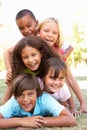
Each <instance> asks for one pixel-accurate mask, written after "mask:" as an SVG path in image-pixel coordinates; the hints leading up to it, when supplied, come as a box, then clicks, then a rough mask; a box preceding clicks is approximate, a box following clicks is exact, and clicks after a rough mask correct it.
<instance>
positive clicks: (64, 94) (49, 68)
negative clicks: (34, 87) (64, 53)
mask: <svg viewBox="0 0 87 130" xmlns="http://www.w3.org/2000/svg"><path fill="white" fill-rule="evenodd" d="M66 68H67V67H66V65H65V63H64V62H63V60H61V59H58V58H55V57H52V58H49V59H47V60H46V61H45V62H44V63H43V67H42V69H41V76H40V77H41V79H42V81H43V82H41V83H40V84H41V85H40V86H41V89H42V90H44V91H45V92H48V93H50V94H51V95H52V96H53V97H54V98H55V99H56V100H57V101H59V102H60V103H61V104H62V105H64V106H65V107H67V106H68V105H69V108H70V111H71V113H72V114H73V115H74V116H76V115H78V114H79V113H78V112H77V111H76V108H75V105H74V101H73V98H72V97H71V93H70V91H69V89H68V87H67V86H66V84H65V77H66ZM39 80H40V79H39Z"/></svg>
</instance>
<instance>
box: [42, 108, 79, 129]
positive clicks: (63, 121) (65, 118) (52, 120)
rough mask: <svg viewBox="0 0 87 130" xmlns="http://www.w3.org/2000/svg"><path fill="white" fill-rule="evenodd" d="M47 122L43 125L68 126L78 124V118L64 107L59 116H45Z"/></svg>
mask: <svg viewBox="0 0 87 130" xmlns="http://www.w3.org/2000/svg"><path fill="white" fill-rule="evenodd" d="M45 120H46V122H47V123H45V124H43V126H47V127H52V126H55V127H65V126H66V127H68V126H76V125H77V123H76V119H75V118H74V117H73V115H72V114H71V113H70V112H69V111H68V110H67V109H66V108H64V109H63V110H62V112H61V113H60V115H59V116H55V117H45Z"/></svg>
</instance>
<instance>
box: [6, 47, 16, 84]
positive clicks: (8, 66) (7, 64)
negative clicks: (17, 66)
mask: <svg viewBox="0 0 87 130" xmlns="http://www.w3.org/2000/svg"><path fill="white" fill-rule="evenodd" d="M13 49H14V47H11V48H9V49H7V50H6V51H5V52H4V63H5V67H6V70H7V74H6V83H7V84H8V82H9V80H10V79H11V77H12V73H11V63H10V59H11V55H12V52H13Z"/></svg>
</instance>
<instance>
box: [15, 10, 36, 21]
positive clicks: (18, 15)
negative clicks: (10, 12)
mask: <svg viewBox="0 0 87 130" xmlns="http://www.w3.org/2000/svg"><path fill="white" fill-rule="evenodd" d="M25 15H29V16H30V17H31V18H32V19H34V20H35V21H36V17H35V16H34V14H33V12H32V11H30V10H28V9H23V10H21V11H19V12H18V13H17V15H16V20H17V19H19V18H22V17H23V16H25Z"/></svg>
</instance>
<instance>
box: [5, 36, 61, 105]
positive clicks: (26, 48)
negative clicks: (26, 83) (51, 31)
mask: <svg viewBox="0 0 87 130" xmlns="http://www.w3.org/2000/svg"><path fill="white" fill-rule="evenodd" d="M50 57H57V58H60V56H58V54H56V52H55V51H54V50H53V49H52V48H51V47H50V46H48V45H47V44H46V43H45V42H44V41H43V40H41V39H40V38H39V37H37V36H36V35H29V36H27V37H25V38H22V39H21V40H20V41H19V42H18V43H17V44H16V46H15V47H14V50H13V53H12V59H11V65H12V66H11V68H12V78H11V79H10V80H9V86H8V87H7V90H6V93H5V96H4V99H3V103H5V102H6V101H7V100H8V99H9V98H10V97H11V96H12V93H11V92H12V91H11V90H12V87H10V84H11V82H12V80H13V79H14V78H15V77H16V76H17V75H19V74H20V73H29V74H33V75H36V76H39V75H40V71H41V66H42V64H43V63H44V61H45V60H46V59H48V58H50Z"/></svg>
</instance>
